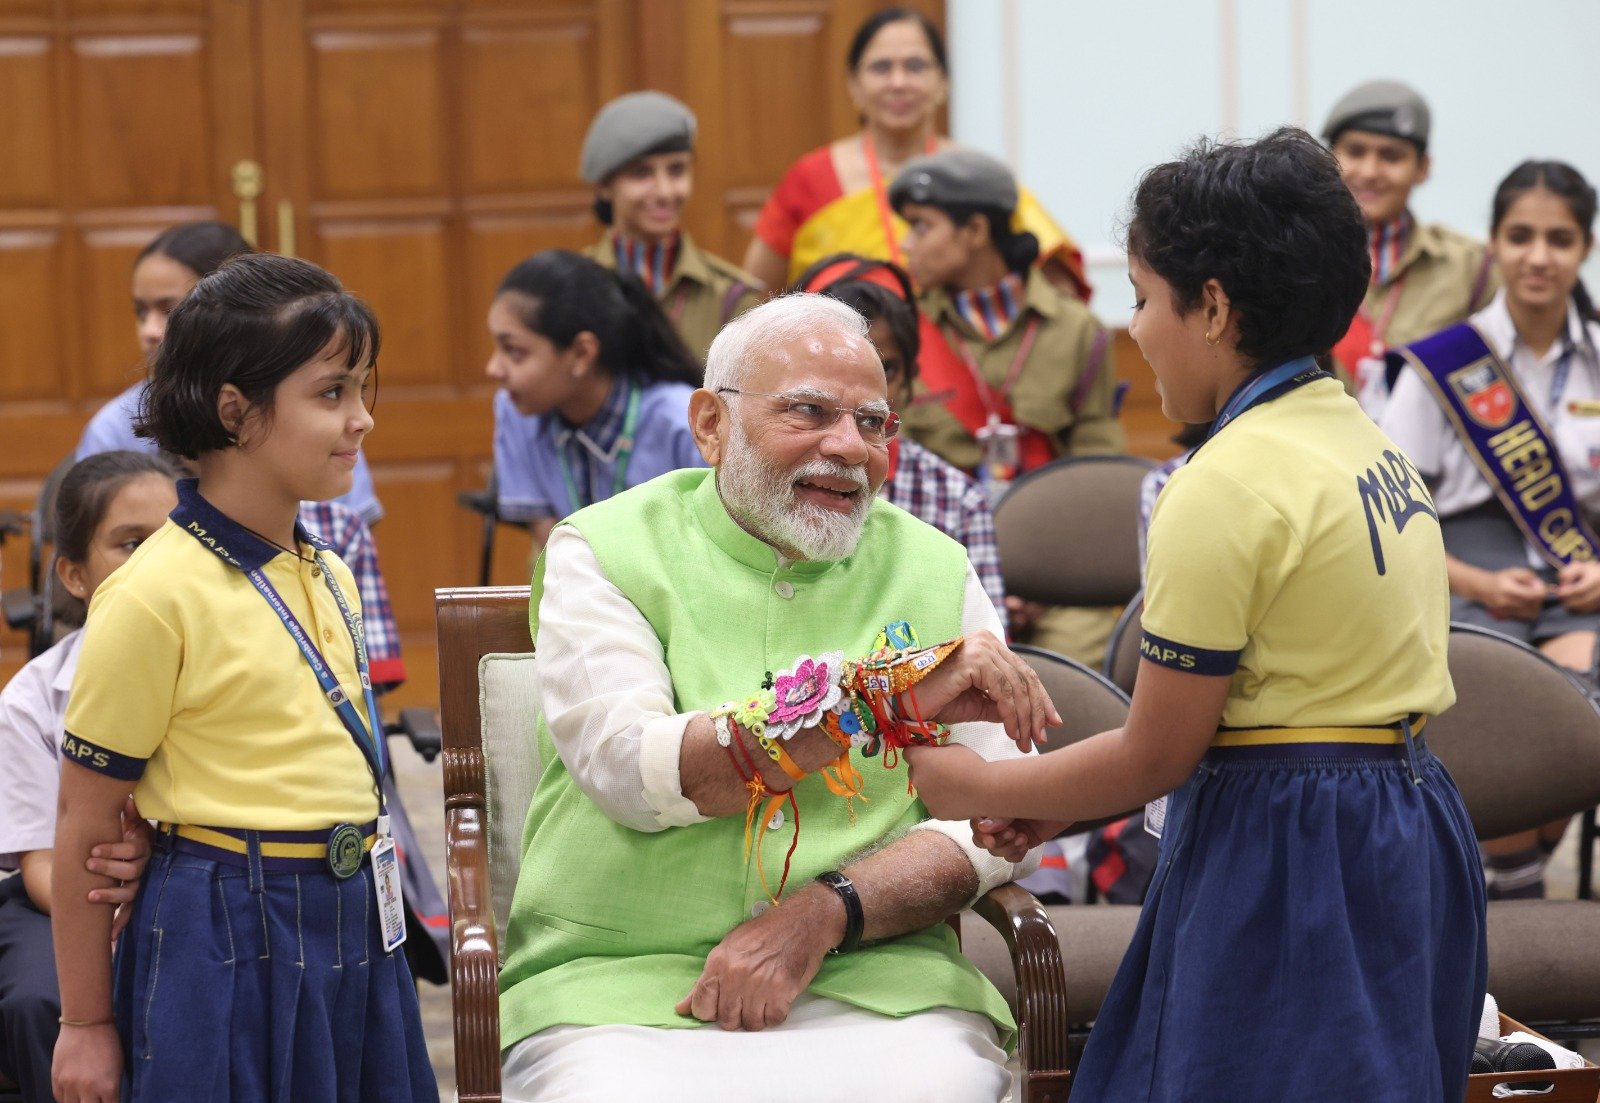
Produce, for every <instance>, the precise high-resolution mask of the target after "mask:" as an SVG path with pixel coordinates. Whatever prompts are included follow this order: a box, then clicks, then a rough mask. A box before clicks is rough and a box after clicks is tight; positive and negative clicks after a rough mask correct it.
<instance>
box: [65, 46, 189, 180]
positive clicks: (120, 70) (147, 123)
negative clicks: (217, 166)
mask: <svg viewBox="0 0 1600 1103" xmlns="http://www.w3.org/2000/svg"><path fill="white" fill-rule="evenodd" d="M206 60H207V59H206V57H205V49H204V44H203V41H202V38H201V36H200V35H199V34H166V35H140V34H123V35H85V36H81V37H78V38H76V39H74V41H73V43H72V52H71V64H70V72H69V76H68V80H69V81H70V83H71V86H72V88H73V90H74V92H75V105H76V111H75V112H74V115H75V119H74V126H73V127H72V129H71V134H72V135H73V136H74V138H75V139H76V140H75V141H74V143H73V147H72V150H71V153H72V165H73V171H72V172H71V174H70V176H69V180H70V181H71V183H72V185H73V190H74V191H75V192H76V196H75V198H76V199H77V201H78V202H79V203H81V204H82V205H84V206H90V207H116V206H127V207H134V206H142V207H150V206H177V205H186V204H193V203H198V202H207V201H209V200H211V199H212V198H213V192H212V190H211V181H212V171H211V170H212V164H213V153H212V149H211V141H210V130H211V128H210V127H209V126H208V125H207V123H208V119H207V108H208V106H209V99H210V97H209V96H208V95H207V88H208V83H209V71H208V67H207V64H206Z"/></svg>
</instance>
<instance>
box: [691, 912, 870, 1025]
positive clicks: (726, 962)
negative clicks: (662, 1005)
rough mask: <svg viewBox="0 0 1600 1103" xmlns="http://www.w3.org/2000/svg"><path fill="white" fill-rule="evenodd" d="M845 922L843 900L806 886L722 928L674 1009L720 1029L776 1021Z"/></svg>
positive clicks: (801, 989) (803, 986)
mask: <svg viewBox="0 0 1600 1103" xmlns="http://www.w3.org/2000/svg"><path fill="white" fill-rule="evenodd" d="M844 925H845V923H844V904H843V902H842V901H840V900H839V898H838V897H837V896H835V895H834V892H833V890H832V889H829V888H826V887H824V886H822V885H808V886H807V887H806V888H804V889H802V890H801V891H800V892H797V893H795V895H793V896H792V897H790V898H788V899H787V900H785V901H783V903H781V904H779V905H778V906H776V907H774V908H770V909H768V910H767V911H766V912H764V913H763V914H761V915H759V916H757V917H756V918H754V919H751V920H747V921H746V922H744V923H741V924H739V925H738V926H737V927H735V928H734V929H733V930H731V931H729V932H728V935H727V937H726V938H724V939H723V940H722V941H721V942H720V943H718V944H717V946H716V948H715V949H713V950H712V951H711V953H710V955H709V956H707V958H706V967H705V969H703V970H702V971H701V973H700V979H699V980H697V981H695V983H694V987H693V988H691V989H690V990H689V994H688V995H687V996H685V997H683V999H681V1000H679V1001H678V1006H677V1012H678V1014H680V1015H693V1016H694V1017H695V1018H697V1019H699V1020H701V1021H702V1022H708V1023H709V1022H715V1023H716V1024H717V1025H718V1026H720V1027H722V1029H723V1030H761V1029H764V1028H765V1027H769V1026H777V1025H778V1024H779V1023H781V1022H783V1021H784V1019H786V1018H788V1017H789V1008H790V1007H792V1006H793V1005H794V1001H795V997H796V996H798V995H799V994H800V993H801V992H804V991H805V990H806V986H807V985H809V984H810V983H811V980H812V978H813V977H815V976H816V975H817V970H819V969H820V968H822V959H823V958H824V957H825V956H826V955H827V952H828V950H829V948H830V947H833V946H837V945H838V944H839V942H840V941H841V940H842V939H843V938H844Z"/></svg>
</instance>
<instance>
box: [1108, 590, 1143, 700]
mask: <svg viewBox="0 0 1600 1103" xmlns="http://www.w3.org/2000/svg"><path fill="white" fill-rule="evenodd" d="M1143 622H1144V591H1143V590H1141V591H1139V593H1137V594H1135V595H1134V597H1133V600H1132V601H1130V602H1128V606H1127V608H1125V609H1124V610H1122V615H1121V616H1120V617H1118V618H1117V623H1116V627H1114V628H1112V629H1111V639H1110V641H1109V642H1107V644H1106V667H1105V674H1106V677H1107V678H1110V679H1111V684H1112V685H1114V686H1116V687H1117V688H1118V689H1120V690H1122V692H1124V693H1126V694H1127V695H1128V696H1129V697H1132V696H1133V683H1134V681H1135V680H1136V679H1137V678H1138V677H1139V638H1140V637H1141V636H1143V635H1144V623H1143Z"/></svg>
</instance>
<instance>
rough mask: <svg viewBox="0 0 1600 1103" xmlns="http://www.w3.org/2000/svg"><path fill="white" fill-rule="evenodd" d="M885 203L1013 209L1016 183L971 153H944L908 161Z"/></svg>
mask: <svg viewBox="0 0 1600 1103" xmlns="http://www.w3.org/2000/svg"><path fill="white" fill-rule="evenodd" d="M889 203H890V205H891V206H893V207H894V209H895V210H896V211H898V210H899V209H900V208H901V207H903V206H905V205H906V204H907V203H927V204H929V205H930V206H934V207H955V206H961V207H999V208H1000V209H1001V210H1003V211H1014V210H1016V209H1017V180H1016V177H1014V176H1012V175H1011V170H1010V169H1008V168H1006V167H1005V166H1004V165H1002V164H1001V163H1000V162H999V161H996V160H995V159H994V158H993V157H990V156H989V155H988V154H985V153H979V152H978V151H977V150H975V149H947V150H943V151H941V152H939V153H930V154H928V155H927V156H926V157H918V158H916V159H915V160H913V161H908V162H907V163H906V167H905V168H903V169H901V170H900V174H899V175H898V176H896V177H895V178H894V183H893V184H890V185H889Z"/></svg>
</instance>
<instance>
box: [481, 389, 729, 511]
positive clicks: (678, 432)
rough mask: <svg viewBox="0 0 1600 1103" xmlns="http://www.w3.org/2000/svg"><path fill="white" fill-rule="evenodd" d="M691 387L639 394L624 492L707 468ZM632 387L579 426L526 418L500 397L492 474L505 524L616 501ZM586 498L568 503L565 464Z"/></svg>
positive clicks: (549, 417) (614, 394)
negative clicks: (694, 428) (692, 418)
mask: <svg viewBox="0 0 1600 1103" xmlns="http://www.w3.org/2000/svg"><path fill="white" fill-rule="evenodd" d="M693 393H694V388H693V387H691V386H689V385H688V384H687V383H652V384H649V385H647V386H646V387H645V388H644V390H643V391H642V392H641V393H640V396H639V421H638V424H637V425H636V426H635V427H634V432H633V454H632V456H631V457H630V458H629V461H628V469H627V471H626V473H625V478H624V481H625V483H626V486H625V487H624V489H628V488H631V487H635V486H638V485H639V484H640V483H644V482H649V481H650V480H651V479H653V478H655V477H656V476H657V475H665V474H666V473H667V472H668V471H676V470H678V469H679V468H682V467H704V466H705V465H706V462H705V460H703V459H701V458H700V450H699V448H697V447H696V446H695V443H694V434H693V433H692V432H691V431H690V429H689V396H690V395H691V394H693ZM627 407H628V388H627V387H625V386H613V387H612V388H611V393H610V394H609V395H607V396H606V400H605V404H604V405H602V406H601V407H600V411H599V413H597V414H595V415H594V417H592V418H590V419H589V420H588V421H586V422H584V423H583V424H582V425H579V426H577V427H573V426H571V425H568V424H567V423H566V422H565V421H564V420H562V418H561V415H560V414H558V413H555V412H554V411H552V412H550V413H547V414H534V415H529V414H520V413H518V412H517V408H516V406H514V405H513V404H512V402H511V396H510V395H508V394H506V392H505V391H497V392H495V396H494V471H495V478H496V480H497V482H498V485H499V502H498V508H499V511H500V516H501V518H502V519H504V520H507V521H533V520H537V519H540V518H547V517H555V518H560V517H565V516H567V515H568V514H569V513H574V512H576V511H577V510H579V509H582V508H583V507H584V506H586V505H592V504H594V503H595V502H598V501H602V500H604V499H606V498H609V497H611V488H612V485H613V482H614V480H615V477H616V471H617V460H618V457H619V446H620V445H621V442H622V441H621V438H622V424H623V421H624V419H625V416H626V413H627ZM563 457H564V458H565V459H566V461H567V467H568V470H570V471H571V472H572V481H573V483H574V484H575V485H576V486H577V488H578V495H579V497H580V498H581V499H582V500H581V501H578V502H573V501H570V500H569V495H568V492H567V482H566V478H565V476H564V475H563V474H562V471H561V459H562V458H563Z"/></svg>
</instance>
